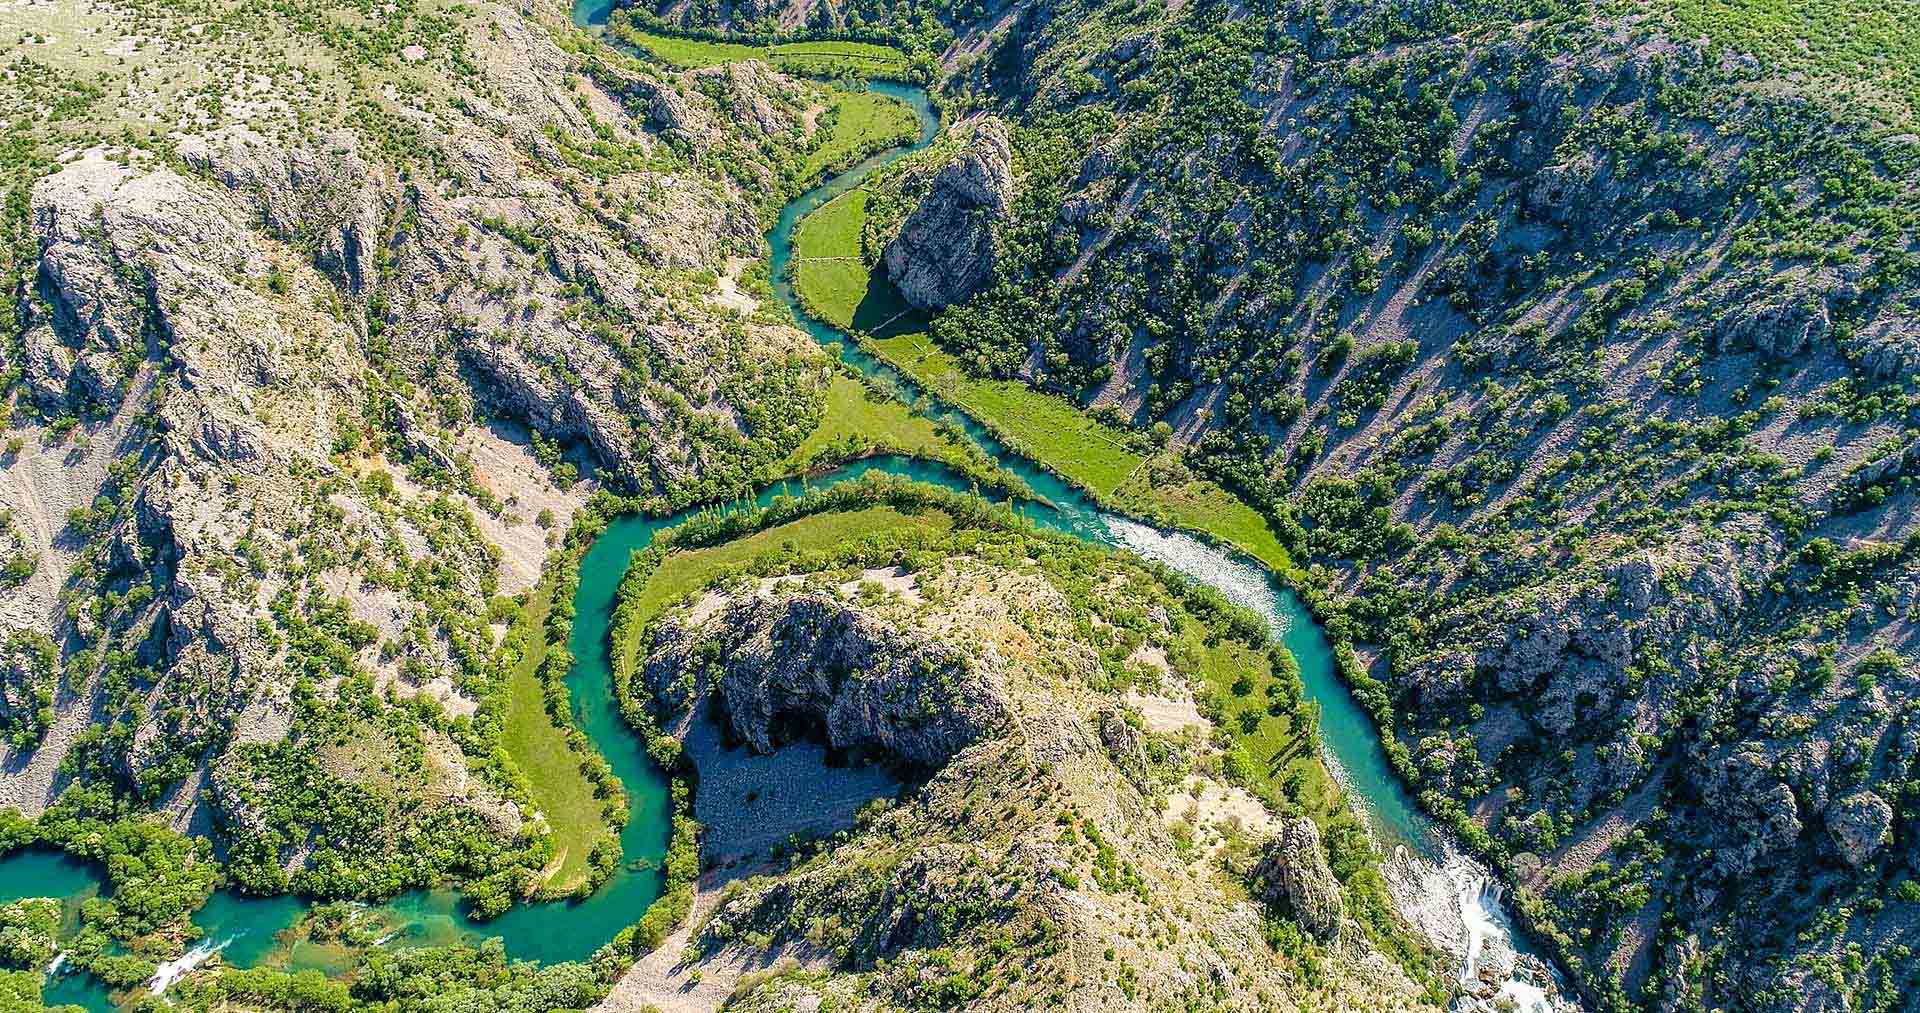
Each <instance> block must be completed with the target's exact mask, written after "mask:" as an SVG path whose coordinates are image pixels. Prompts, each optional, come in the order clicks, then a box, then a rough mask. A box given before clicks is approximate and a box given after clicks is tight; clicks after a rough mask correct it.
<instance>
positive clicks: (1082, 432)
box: [794, 189, 1293, 573]
mask: <svg viewBox="0 0 1920 1013" xmlns="http://www.w3.org/2000/svg"><path fill="white" fill-rule="evenodd" d="M866 213H867V192H866V191H865V190H864V189H859V190H852V191H849V192H848V193H847V194H845V195H844V196H842V197H840V198H838V199H837V200H834V201H833V202H831V203H829V204H827V205H825V206H824V207H821V208H820V209H819V210H817V211H815V212H814V213H813V214H811V215H809V216H807V218H806V220H805V221H802V222H801V223H800V227H799V228H798V229H797V230H795V235H794V289H795V291H796V292H798V293H799V295H800V300H801V302H802V304H803V305H805V307H806V309H807V312H808V313H811V314H813V315H814V316H817V317H819V318H820V319H822V320H825V321H827V322H828V323H831V324H834V325H835V326H838V327H841V328H843V329H846V330H848V331H851V332H855V333H860V334H864V335H866V337H865V339H864V341H863V344H864V345H865V346H866V347H867V348H868V349H869V350H870V351H872V352H873V353H874V354H875V355H878V356H880V357H881V358H883V359H885V360H887V362H888V363H890V364H891V365H892V366H893V367H894V368H895V369H898V370H899V371H900V372H901V373H903V374H905V375H906V376H907V377H908V378H910V379H912V380H913V382H914V383H916V384H918V385H919V386H920V387H921V388H923V389H925V390H927V391H930V392H932V393H933V394H934V395H935V396H937V397H939V398H940V399H941V400H943V401H945V402H947V403H948V404H952V405H954V406H956V407H958V408H960V409H961V410H962V411H965V412H966V413H967V414H969V415H972V416H973V417H975V418H977V419H980V420H982V421H984V422H986V423H987V424H988V425H989V426H990V427H991V428H993V429H994V430H995V431H996V432H997V433H999V434H1000V436H1001V438H1002V439H1004V440H1005V441H1006V442H1007V443H1008V444H1009V445H1010V446H1011V447H1012V448H1013V449H1014V450H1016V451H1018V452H1020V453H1022V454H1025V455H1027V456H1029V457H1031V458H1033V459H1034V460H1036V461H1039V462H1040V463H1041V464H1044V465H1046V466H1047V467H1049V468H1051V469H1053V470H1054V471H1055V472H1057V473H1058V474H1060V475H1062V476H1064V477H1065V478H1066V479H1067V480H1068V481H1071V482H1073V483H1075V484H1077V485H1079V486H1081V487H1083V488H1086V489H1089V490H1092V491H1093V492H1094V493H1095V494H1096V495H1098V496H1100V497H1102V498H1103V499H1105V500H1107V501H1109V502H1111V503H1113V504H1114V505H1116V506H1118V507H1120V508H1121V509H1125V510H1128V511H1131V512H1134V513H1137V514H1141V515H1143V516H1147V517H1151V518H1154V519H1156V520H1160V521H1163V522H1166V523H1169V524H1172V525H1174V526H1177V527H1182V528H1187V529H1189V530H1193V531H1200V532H1205V533H1207V534H1211V535H1213V536H1215V537H1217V538H1219V539H1221V540H1222V541H1225V542H1226V543H1228V544H1230V545H1232V546H1234V547H1235V548H1237V549H1239V550H1240V551H1242V552H1245V553H1247V554H1248V555H1250V556H1252V557H1254V558H1255V559H1258V560H1259V561H1261V562H1262V563H1264V564H1266V565H1267V566H1269V567H1271V568H1272V569H1274V570H1275V571H1276V572H1279V573H1288V572H1291V571H1292V569H1293V560H1292V558H1291V557H1290V556H1289V555H1288V554H1287V550H1286V548H1285V547H1284V546H1282V545H1281V544H1280V539H1279V538H1278V537H1277V536H1276V535H1275V534H1274V533H1273V530H1272V528H1271V527H1269V526H1268V524H1267V522H1266V519H1265V518H1264V517H1262V516H1261V515H1260V513H1259V511H1257V510H1255V509H1253V508H1252V507H1250V506H1248V505H1247V504H1246V503H1244V502H1242V501H1241V500H1240V499H1239V498H1238V497H1236V496H1234V495H1232V494H1231V493H1228V492H1227V491H1226V490H1224V489H1222V488H1220V487H1219V486H1217V485H1215V484H1213V483H1211V482H1204V481H1189V482H1184V483H1181V484H1179V485H1175V486H1171V487H1165V486H1155V485H1153V484H1151V483H1149V482H1148V481H1147V480H1146V479H1145V477H1144V473H1145V471H1146V469H1145V468H1144V467H1143V465H1145V464H1146V461H1147V458H1146V456H1145V455H1142V454H1140V453H1139V452H1137V451H1134V450H1132V449H1130V447H1129V446H1128V443H1129V440H1128V434H1126V433H1123V432H1120V431H1117V430H1115V429H1112V428H1111V427H1108V426H1106V425H1104V424H1102V423H1100V422H1098V421H1095V420H1094V418H1093V417H1092V416H1091V415H1088V414H1087V413H1086V412H1084V411H1081V410H1080V409H1079V408H1078V407H1077V406H1075V405H1074V404H1072V403H1071V402H1069V401H1067V400H1066V399H1065V398H1061V397H1057V396H1055V395H1052V394H1046V393H1042V392H1040V391H1037V390H1034V389H1033V388H1032V387H1029V386H1027V385H1026V384H1024V383H1021V382H1019V381H1017V380H991V379H983V378H980V377H975V376H971V375H969V374H967V372H966V371H965V370H963V369H961V368H960V365H959V363H958V361H957V360H955V359H954V358H953V356H951V355H948V354H947V353H946V352H944V351H942V350H941V349H939V348H938V347H936V346H935V345H934V344H933V342H932V341H931V339H929V338H928V337H927V336H926V335H925V334H924V333H920V332H919V331H920V328H922V327H923V326H924V317H923V316H922V315H920V314H919V313H917V312H915V311H913V310H912V308H911V307H909V306H908V305H907V304H906V302H905V301H904V300H903V299H901V298H900V295H899V292H898V291H897V290H895V289H894V287H893V285H892V284H891V283H889V282H888V281H887V280H886V279H885V278H881V277H876V276H874V275H873V273H872V272H871V271H869V270H868V269H867V266H866V264H865V262H864V261H862V260H861V259H859V253H860V232H861V229H862V228H863V226H864V225H865V224H866Z"/></svg>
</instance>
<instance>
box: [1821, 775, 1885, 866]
mask: <svg viewBox="0 0 1920 1013" xmlns="http://www.w3.org/2000/svg"><path fill="white" fill-rule="evenodd" d="M1892 826H1893V807H1892V806H1890V805H1888V804H1887V801H1886V799H1883V798H1881V797H1880V796H1878V795H1876V794H1874V793H1873V792H1870V791H1862V792H1857V793H1855V794H1852V795H1849V796H1847V797H1846V798H1843V799H1841V800H1840V801H1838V802H1836V803H1834V804H1833V806H1832V807H1830V808H1829V809H1828V810H1827V834H1828V836H1830V837H1831V838H1832V839H1833V847H1834V850H1836V851H1838V852H1839V853H1840V858H1841V859H1842V860H1843V861H1845V862H1846V863H1847V864H1848V865H1851V866H1853V867H1854V868H1859V867H1860V866H1862V865H1865V864H1867V862H1869V861H1871V860H1872V858H1873V856H1874V855H1875V854H1876V853H1877V852H1878V851H1879V850H1880V842H1881V841H1882V840H1884V839H1885V838H1886V836H1887V830H1888V828H1890V827H1892Z"/></svg>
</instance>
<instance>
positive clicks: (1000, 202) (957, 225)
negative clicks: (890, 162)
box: [884, 119, 1013, 309]
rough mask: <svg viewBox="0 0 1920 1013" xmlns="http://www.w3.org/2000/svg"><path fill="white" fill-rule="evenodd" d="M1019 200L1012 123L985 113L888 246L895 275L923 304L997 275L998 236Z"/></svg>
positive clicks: (944, 301)
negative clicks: (1015, 200)
mask: <svg viewBox="0 0 1920 1013" xmlns="http://www.w3.org/2000/svg"><path fill="white" fill-rule="evenodd" d="M1012 206H1013V155H1012V153H1011V150H1010V148H1009V145H1008V141H1007V128H1006V125H1005V124H1003V123H1001V122H1000V121H999V120H997V119H983V120H980V121H978V122H976V123H975V124H974V125H973V136H972V138H971V139H969V140H968V141H967V143H966V146H965V147H964V148H962V149H961V151H960V153H959V154H958V155H956V156H955V157H954V159H953V160H952V161H951V162H948V163H947V164H946V165H945V166H944V167H942V168H941V170H940V172H939V173H938V174H937V175H936V176H935V177H934V180H933V189H932V190H931V191H929V192H928V194H927V196H926V197H925V198H924V199H922V200H921V201H920V204H919V206H918V207H916V208H914V210H913V213H912V214H910V215H908V216H907V220H906V222H905V224H903V225H902V226H901V227H900V233H899V234H898V235H896V236H894V237H893V240H892V241H891V242H889V243H888V244H887V246H886V251H885V254H884V258H885V261H886V265H887V276H888V277H889V278H892V279H893V283H894V284H895V285H898V286H899V287H900V292H901V294H902V295H904V296H906V298H907V301H908V302H910V303H912V304H914V305H915V306H918V307H920V308H921V309H938V308H940V307H943V306H950V305H952V304H954V303H957V302H960V301H961V300H964V299H965V298H967V297H968V296H970V295H972V294H973V293H974V292H975V291H976V290H978V289H979V288H980V286H981V285H983V284H984V283H985V282H986V281H987V279H988V278H990V277H992V275H993V268H994V263H995V260H994V240H995V235H996V232H997V230H998V227H999V223H1000V222H1001V221H1003V220H1004V219H1005V218H1006V217H1007V215H1008V213H1009V211H1010V210H1011V209H1012Z"/></svg>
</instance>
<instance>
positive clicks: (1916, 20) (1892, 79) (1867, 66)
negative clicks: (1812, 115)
mask: <svg viewBox="0 0 1920 1013" xmlns="http://www.w3.org/2000/svg"><path fill="white" fill-rule="evenodd" d="M1662 5H1663V6H1665V7H1666V8H1667V10H1668V11H1669V12H1671V13H1672V15H1673V18H1674V20H1675V21H1677V22H1679V23H1680V25H1682V26H1683V27H1684V28H1685V29H1686V30H1688V31H1689V32H1690V33H1693V34H1696V35H1704V36H1706V37H1707V38H1709V39H1712V40H1713V41H1714V42H1715V43H1717V44H1719V45H1723V46H1726V47H1728V48H1730V49H1733V50H1735V51H1738V52H1743V53H1750V54H1753V55H1755V56H1758V57H1760V58H1761V59H1763V60H1765V61H1766V62H1767V63H1768V65H1769V69H1770V70H1772V71H1773V72H1775V73H1780V74H1785V73H1801V74H1807V75H1809V76H1811V77H1813V78H1815V79H1817V80H1822V81H1824V82H1826V83H1829V84H1831V85H1832V86H1833V90H1834V91H1835V92H1837V94H1830V95H1828V96H1827V97H1828V98H1829V99H1832V98H1838V99H1840V100H1842V101H1851V102H1855V103H1859V104H1861V105H1866V106H1870V107H1874V108H1877V109H1879V110H1881V111H1882V113H1883V115H1885V116H1886V118H1887V119H1889V120H1891V121H1893V122H1895V123H1899V122H1903V121H1911V120H1912V118H1913V116H1914V114H1915V113H1916V112H1920V3H1917V2H1915V0H1807V2H1801V3H1787V2H1784V0H1662Z"/></svg>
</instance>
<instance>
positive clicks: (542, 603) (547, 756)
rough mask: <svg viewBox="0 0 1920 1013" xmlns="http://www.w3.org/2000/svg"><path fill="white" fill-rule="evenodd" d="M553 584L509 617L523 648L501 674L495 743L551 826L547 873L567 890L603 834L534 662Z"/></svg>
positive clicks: (542, 655)
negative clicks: (551, 863)
mask: <svg viewBox="0 0 1920 1013" xmlns="http://www.w3.org/2000/svg"><path fill="white" fill-rule="evenodd" d="M552 595H553V585H552V582H551V581H550V580H548V579H542V580H541V581H540V583H539V585H538V586H536V587H535V588H534V589H533V593H532V595H531V596H530V597H529V600H528V602H527V606H526V607H525V608H524V609H521V611H520V617H519V619H518V620H517V621H516V622H515V630H514V635H515V636H521V637H524V638H525V639H524V640H523V641H522V643H525V644H526V645H528V646H527V650H526V653H525V655H524V656H523V657H521V659H520V663H519V664H517V665H515V666H514V667H513V671H512V672H511V673H509V674H508V677H507V708H506V715H505V720H504V721H503V727H502V728H501V730H500V744H501V746H502V747H504V748H505V749H506V751H507V755H508V756H511V757H512V758H513V762H514V764H515V765H516V766H518V767H519V768H520V772H521V773H522V774H525V775H526V777H527V781H528V782H529V783H530V784H531V786H532V791H533V801H534V804H535V805H537V806H539V807H540V811H541V813H543V814H545V816H546V818H547V826H548V827H550V828H551V829H552V830H553V838H554V845H555V848H556V849H557V853H558V855H559V857H560V859H561V860H560V863H559V866H558V867H557V868H556V869H554V871H553V873H552V875H551V876H549V877H548V880H547V885H548V886H549V888H550V889H553V890H555V891H565V890H567V889H570V888H571V887H572V886H573V884H574V883H576V882H578V881H579V880H580V878H581V877H582V876H585V875H586V872H587V855H588V853H589V852H590V851H592V850H593V843H594V841H595V840H597V839H598V838H599V837H600V835H602V834H604V833H607V832H608V828H607V825H606V822H605V821H604V820H603V819H602V818H601V814H600V799H599V798H597V797H596V796H595V795H594V786H593V782H592V781H589V780H588V779H587V777H586V775H585V774H583V773H581V771H580V757H578V756H576V755H574V752H573V750H572V749H571V748H570V747H569V746H568V745H567V730H566V729H565V728H562V727H560V726H559V725H558V724H556V723H555V722H554V720H553V717H552V716H551V715H549V714H548V713H547V707H546V694H545V691H544V689H543V687H542V686H541V684H540V675H539V671H540V664H541V662H543V661H545V660H546V657H547V639H546V636H545V626H546V621H547V612H548V611H549V610H550V609H551V608H552V605H553V600H552Z"/></svg>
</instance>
